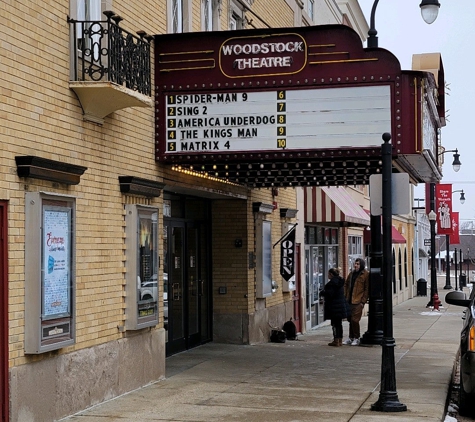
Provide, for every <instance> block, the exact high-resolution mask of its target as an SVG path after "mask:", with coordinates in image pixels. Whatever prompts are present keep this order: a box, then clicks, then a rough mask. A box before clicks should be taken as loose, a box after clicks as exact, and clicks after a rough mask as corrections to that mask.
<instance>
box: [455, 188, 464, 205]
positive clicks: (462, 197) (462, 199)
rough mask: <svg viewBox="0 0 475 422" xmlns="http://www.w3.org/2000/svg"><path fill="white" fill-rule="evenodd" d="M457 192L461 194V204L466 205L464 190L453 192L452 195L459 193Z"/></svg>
mask: <svg viewBox="0 0 475 422" xmlns="http://www.w3.org/2000/svg"><path fill="white" fill-rule="evenodd" d="M457 192H461V193H460V203H461V204H462V205H463V204H465V193H464V191H463V189H460V190H453V191H452V193H457Z"/></svg>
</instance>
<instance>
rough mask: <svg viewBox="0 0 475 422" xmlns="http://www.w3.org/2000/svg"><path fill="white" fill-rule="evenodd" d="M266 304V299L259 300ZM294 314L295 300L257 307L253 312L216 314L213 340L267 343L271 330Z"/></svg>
mask: <svg viewBox="0 0 475 422" xmlns="http://www.w3.org/2000/svg"><path fill="white" fill-rule="evenodd" d="M260 302H262V304H261V305H264V300H262V301H258V302H257V306H256V308H259V303H260ZM292 316H293V302H292V301H288V302H285V303H281V304H279V305H276V306H272V307H270V308H262V309H256V312H254V313H253V314H249V315H248V314H215V315H214V320H213V327H214V328H213V341H215V342H217V343H229V344H257V343H266V342H268V341H269V339H270V333H271V330H272V329H274V328H279V329H282V326H283V325H284V323H285V322H286V321H288V320H289V319H290V318H291V317H292Z"/></svg>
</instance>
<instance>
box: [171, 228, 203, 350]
mask: <svg viewBox="0 0 475 422" xmlns="http://www.w3.org/2000/svg"><path fill="white" fill-rule="evenodd" d="M207 244H208V242H207V232H206V226H205V225H204V224H199V223H195V222H192V221H184V220H175V219H170V220H168V219H165V232H164V245H163V246H164V248H163V250H164V274H166V276H165V275H164V282H165V283H166V284H167V285H166V286H164V291H166V292H167V302H168V303H167V305H165V306H166V311H167V312H166V313H167V314H168V323H167V327H168V331H167V346H166V349H167V356H169V355H172V354H174V353H177V352H180V351H183V350H186V349H189V348H192V347H195V346H198V345H200V344H202V343H204V342H206V341H209V340H211V338H210V333H211V330H210V328H209V327H210V320H211V318H210V307H209V303H210V301H209V297H208V295H209V291H210V289H209V286H208V284H209V279H208V269H207V267H208V266H207V249H206V246H207Z"/></svg>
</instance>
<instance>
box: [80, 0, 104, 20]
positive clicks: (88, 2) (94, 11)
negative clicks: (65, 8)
mask: <svg viewBox="0 0 475 422" xmlns="http://www.w3.org/2000/svg"><path fill="white" fill-rule="evenodd" d="M77 13H78V16H77V19H78V20H80V21H99V20H101V0H77Z"/></svg>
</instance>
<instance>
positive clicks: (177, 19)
mask: <svg viewBox="0 0 475 422" xmlns="http://www.w3.org/2000/svg"><path fill="white" fill-rule="evenodd" d="M171 9H172V10H171V12H172V13H171V20H172V33H174V34H178V33H181V32H183V0H172V1H171Z"/></svg>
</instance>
